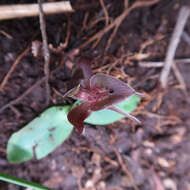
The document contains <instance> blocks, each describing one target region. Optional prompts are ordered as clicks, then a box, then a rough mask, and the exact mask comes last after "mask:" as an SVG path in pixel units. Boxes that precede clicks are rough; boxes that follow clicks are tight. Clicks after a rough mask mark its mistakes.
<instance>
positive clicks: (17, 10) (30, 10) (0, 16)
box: [0, 1, 74, 20]
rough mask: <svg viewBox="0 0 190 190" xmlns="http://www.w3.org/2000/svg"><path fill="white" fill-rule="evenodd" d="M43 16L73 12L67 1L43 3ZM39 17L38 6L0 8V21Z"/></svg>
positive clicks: (24, 5)
mask: <svg viewBox="0 0 190 190" xmlns="http://www.w3.org/2000/svg"><path fill="white" fill-rule="evenodd" d="M43 8H44V13H45V14H48V15H50V14H60V13H70V12H73V11H74V10H73V9H72V6H71V4H70V2H69V1H62V2H53V3H44V4H43ZM38 15H39V9H38V4H22V5H3V6H0V20H7V19H15V18H24V17H33V16H38Z"/></svg>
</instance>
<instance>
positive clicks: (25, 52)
mask: <svg viewBox="0 0 190 190" xmlns="http://www.w3.org/2000/svg"><path fill="white" fill-rule="evenodd" d="M29 50H30V46H28V47H27V48H26V49H25V50H24V51H23V52H22V53H21V54H20V55H19V56H18V57H17V59H16V60H15V62H14V63H13V65H12V67H11V69H10V70H9V72H8V73H7V74H6V76H5V78H4V79H3V81H2V83H1V85H0V91H2V90H3V88H4V86H5V85H6V83H7V81H8V80H9V77H10V75H11V74H12V72H13V71H14V70H15V68H16V66H17V65H18V64H19V62H20V61H21V59H22V58H23V57H24V56H25V55H26V54H27V53H28V52H29Z"/></svg>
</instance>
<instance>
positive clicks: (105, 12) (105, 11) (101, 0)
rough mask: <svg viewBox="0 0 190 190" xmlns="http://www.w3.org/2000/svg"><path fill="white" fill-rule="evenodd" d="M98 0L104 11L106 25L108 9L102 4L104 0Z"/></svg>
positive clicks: (107, 22)
mask: <svg viewBox="0 0 190 190" xmlns="http://www.w3.org/2000/svg"><path fill="white" fill-rule="evenodd" d="M99 1H100V4H101V6H102V8H103V11H104V15H105V19H106V26H107V25H108V24H109V14H108V11H107V9H106V7H105V5H104V0H99Z"/></svg>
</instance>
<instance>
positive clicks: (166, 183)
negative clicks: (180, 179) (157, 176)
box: [163, 178, 177, 190]
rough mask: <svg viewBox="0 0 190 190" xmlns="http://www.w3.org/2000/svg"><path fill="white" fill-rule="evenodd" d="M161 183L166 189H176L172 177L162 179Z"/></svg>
mask: <svg viewBox="0 0 190 190" xmlns="http://www.w3.org/2000/svg"><path fill="white" fill-rule="evenodd" d="M163 184H164V187H165V188H167V189H170V190H177V185H176V183H175V182H174V181H173V180H172V179H170V178H166V179H164V180H163Z"/></svg>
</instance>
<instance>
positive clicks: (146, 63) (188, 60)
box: [139, 58, 190, 68]
mask: <svg viewBox="0 0 190 190" xmlns="http://www.w3.org/2000/svg"><path fill="white" fill-rule="evenodd" d="M173 61H174V62H175V63H177V64H178V63H190V58H184V59H175V60H173ZM139 66H141V67H147V68H150V67H163V66H164V62H163V61H156V62H155V61H140V62H139Z"/></svg>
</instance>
